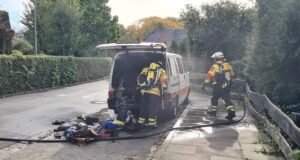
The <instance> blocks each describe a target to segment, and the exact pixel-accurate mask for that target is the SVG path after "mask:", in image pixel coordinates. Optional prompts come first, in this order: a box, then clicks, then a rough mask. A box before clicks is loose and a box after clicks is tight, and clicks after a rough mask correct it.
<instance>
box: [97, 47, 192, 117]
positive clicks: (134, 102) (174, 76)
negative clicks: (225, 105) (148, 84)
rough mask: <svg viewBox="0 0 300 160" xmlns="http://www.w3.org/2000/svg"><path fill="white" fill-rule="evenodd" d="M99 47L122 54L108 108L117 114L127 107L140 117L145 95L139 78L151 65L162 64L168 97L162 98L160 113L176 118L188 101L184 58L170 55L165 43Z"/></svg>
mask: <svg viewBox="0 0 300 160" xmlns="http://www.w3.org/2000/svg"><path fill="white" fill-rule="evenodd" d="M97 48H99V49H105V50H116V51H118V53H117V54H116V56H115V58H114V61H113V64H112V68H111V72H110V82H109V91H108V99H107V103H108V107H109V108H110V109H113V110H114V111H115V112H116V113H118V112H120V111H122V109H120V108H126V110H130V111H131V112H132V113H133V114H134V115H135V116H138V113H139V108H140V106H141V98H140V97H141V95H140V93H139V92H138V91H137V76H138V74H139V73H140V72H141V70H142V69H143V68H144V67H148V66H149V64H150V63H151V62H158V61H161V62H162V63H163V64H162V66H163V68H164V69H165V70H166V72H167V74H168V89H167V91H165V93H167V94H164V96H163V97H162V103H161V106H160V107H159V109H160V111H159V113H164V114H168V116H171V117H174V116H175V115H176V112H177V107H178V106H179V105H180V104H182V103H184V102H187V101H188V93H189V73H188V72H187V70H185V68H184V66H183V64H182V57H181V56H180V55H178V54H173V53H168V52H166V46H165V44H162V43H139V44H103V45H99V46H97ZM164 116H166V115H164Z"/></svg>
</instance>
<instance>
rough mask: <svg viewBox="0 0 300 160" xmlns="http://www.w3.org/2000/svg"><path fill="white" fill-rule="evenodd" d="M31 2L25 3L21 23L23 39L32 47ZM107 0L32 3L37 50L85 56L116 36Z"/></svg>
mask: <svg viewBox="0 0 300 160" xmlns="http://www.w3.org/2000/svg"><path fill="white" fill-rule="evenodd" d="M33 2H34V0H31V3H28V4H27V6H26V10H25V13H24V18H23V20H22V23H23V24H24V25H25V26H26V28H27V30H26V31H25V33H24V36H25V38H26V39H27V40H28V41H29V42H30V43H31V44H34V6H33ZM107 3H108V0H39V1H36V11H37V31H38V34H37V36H38V37H37V38H38V49H39V51H40V52H44V53H47V54H52V55H76V56H83V55H89V54H90V52H91V51H92V50H93V48H94V47H95V46H96V45H97V44H99V43H106V42H115V41H116V40H117V39H118V38H119V36H120V25H119V24H118V17H116V16H114V17H112V16H111V14H110V8H109V7H108V6H107Z"/></svg>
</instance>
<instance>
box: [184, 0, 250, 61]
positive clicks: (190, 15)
mask: <svg viewBox="0 0 300 160" xmlns="http://www.w3.org/2000/svg"><path fill="white" fill-rule="evenodd" d="M253 17H254V10H253V9H249V8H245V7H243V6H242V5H239V4H236V3H233V2H231V1H228V0H226V1H221V2H218V3H216V4H215V5H202V6H201V7H200V8H196V7H194V6H191V5H187V6H186V8H185V10H184V11H183V12H182V13H181V19H182V20H183V22H184V24H185V28H186V29H187V33H188V42H189V45H190V49H191V52H192V53H193V54H195V55H197V56H210V55H211V54H212V53H214V52H216V51H223V52H224V53H225V55H226V56H227V58H228V59H231V60H235V59H240V58H242V57H243V55H244V53H245V44H246V37H247V36H248V35H249V34H250V33H251V31H252V28H253V25H252V22H253Z"/></svg>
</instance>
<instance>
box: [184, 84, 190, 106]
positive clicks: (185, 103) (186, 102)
mask: <svg viewBox="0 0 300 160" xmlns="http://www.w3.org/2000/svg"><path fill="white" fill-rule="evenodd" d="M190 92H191V90H190V88H189V91H188V94H187V96H186V97H185V99H184V101H183V105H187V104H189V96H190Z"/></svg>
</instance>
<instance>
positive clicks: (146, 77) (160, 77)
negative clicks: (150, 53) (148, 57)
mask: <svg viewBox="0 0 300 160" xmlns="http://www.w3.org/2000/svg"><path fill="white" fill-rule="evenodd" d="M137 83H138V87H139V88H140V91H141V94H142V106H141V108H140V114H139V119H138V124H139V126H141V127H143V126H149V127H151V128H155V127H156V126H157V111H158V107H159V106H160V105H161V102H162V95H163V93H164V90H166V89H167V83H168V76H167V74H166V71H165V70H164V69H163V66H162V62H160V61H159V62H157V63H155V62H152V63H150V66H149V67H146V68H143V69H142V71H141V73H140V74H139V75H138V79H137Z"/></svg>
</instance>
